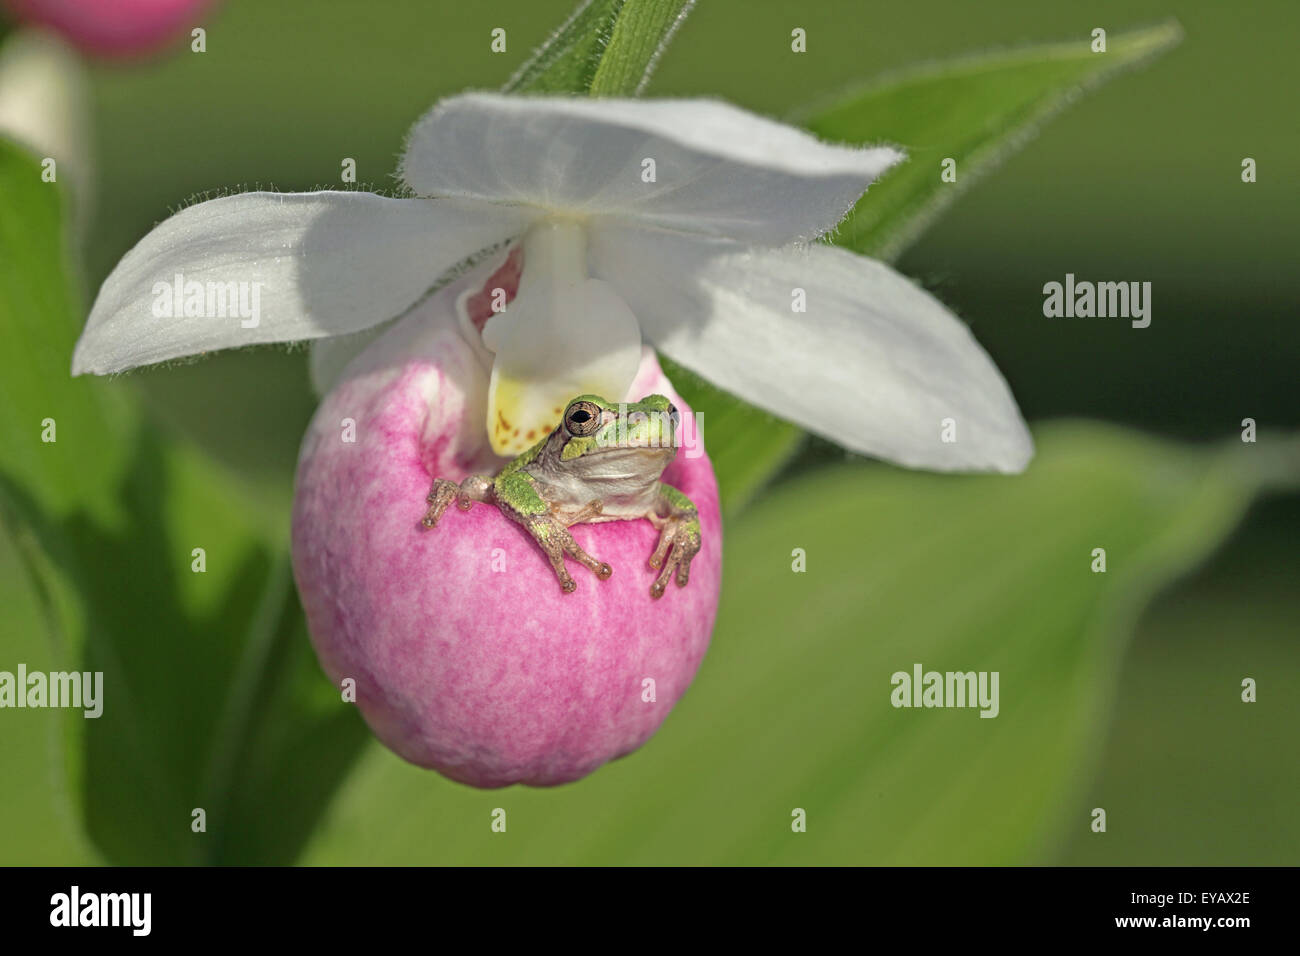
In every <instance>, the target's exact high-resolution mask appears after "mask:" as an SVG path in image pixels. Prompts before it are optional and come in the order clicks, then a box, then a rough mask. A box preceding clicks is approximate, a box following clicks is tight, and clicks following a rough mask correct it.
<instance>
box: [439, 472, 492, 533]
mask: <svg viewBox="0 0 1300 956" xmlns="http://www.w3.org/2000/svg"><path fill="white" fill-rule="evenodd" d="M425 500H426V501H427V502H428V503H429V510H428V511H426V512H425V515H424V520H423V521H421V522H420V523H421V524H423V525H424V526H425V527H426V528H432V527H433V526H434V525H436V524H437V523H438V519H439V518H441V517H442V514H443V512H444V511H446V510H447V506H448V505H450V504H451V503H452V501H455V502H456V507H457V508H459V509H460V510H461V511H469V509H470V508H472V507H473V506H474V502H476V501H483V502H489V503H490V502H493V501H495V500H496V493H495V491H494V490H493V487H492V479H491V478H488V477H486V476H485V475H470V476H469V477H468V478H466V479H465V480H464V481H462V482H461V483H460V484H459V485H458V484H456V482H454V481H448V480H447V479H446V478H435V479H434V480H433V488H432V489H430V491H429V496H428V497H427V498H426V499H425Z"/></svg>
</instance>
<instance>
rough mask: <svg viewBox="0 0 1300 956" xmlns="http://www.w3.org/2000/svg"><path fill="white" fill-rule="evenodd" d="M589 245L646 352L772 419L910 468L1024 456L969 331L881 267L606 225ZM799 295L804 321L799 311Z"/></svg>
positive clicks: (964, 466) (1013, 465)
mask: <svg viewBox="0 0 1300 956" xmlns="http://www.w3.org/2000/svg"><path fill="white" fill-rule="evenodd" d="M590 243H591V245H590V252H589V257H590V258H589V261H590V265H591V271H592V274H593V275H595V276H599V277H601V278H604V279H606V280H608V281H609V282H610V283H611V284H613V285H614V287H615V288H616V289H618V291H619V293H620V295H622V297H623V298H624V300H625V301H626V302H627V303H628V305H630V306H631V307H632V311H633V312H635V313H636V315H637V318H638V319H639V320H640V322H641V330H642V333H643V334H644V336H645V337H646V339H647V340H648V341H649V342H651V343H653V344H654V345H655V346H656V347H657V348H659V349H660V350H661V351H663V352H664V353H665V354H667V355H668V356H669V357H670V358H672V359H674V360H675V361H677V362H680V363H681V364H682V365H684V366H686V367H687V368H690V369H692V370H694V371H696V372H698V373H699V374H700V375H702V376H703V377H705V378H707V379H709V380H710V381H712V382H714V383H716V384H717V385H718V386H720V387H721V388H724V389H727V390H728V391H731V392H733V393H735V394H736V395H738V396H740V397H741V398H743V399H745V400H746V401H748V402H751V403H753V404H754V405H757V406H759V407H761V408H765V409H767V410H768V411H770V412H772V413H773V414H775V415H778V416H780V417H781V418H786V419H789V420H791V421H794V422H796V423H798V424H799V425H801V426H803V427H804V428H806V429H808V430H809V431H812V432H816V433H817V434H819V435H823V436H825V437H826V438H829V439H830V440H832V441H834V442H836V443H838V444H840V445H843V446H845V447H846V448H849V449H851V450H852V451H856V452H862V453H865V454H869V455H875V456H877V457H880V458H885V459H889V460H891V461H894V462H898V463H899V464H902V465H907V466H909V467H914V468H932V469H939V470H987V469H992V470H997V471H1007V472H1016V471H1021V470H1023V469H1024V467H1025V465H1026V464H1027V463H1028V461H1029V459H1030V457H1032V455H1033V443H1032V440H1031V439H1030V436H1029V432H1028V430H1027V428H1026V427H1025V423H1024V421H1023V420H1022V419H1021V417H1020V412H1019V410H1018V409H1017V408H1016V403H1015V400H1014V399H1013V398H1012V397H1011V392H1010V390H1009V389H1008V388H1007V384H1006V382H1005V381H1004V380H1003V378H1002V375H1001V374H1000V373H999V372H998V370H997V368H996V367H995V366H994V364H993V362H992V360H991V359H990V358H989V357H988V355H987V354H986V353H985V352H984V350H983V349H982V348H980V346H979V344H978V343H977V342H976V341H975V339H974V337H973V336H972V335H971V333H970V331H969V330H968V329H967V328H966V326H965V325H964V324H963V323H962V322H961V321H960V320H959V319H958V318H957V317H956V316H954V315H953V314H952V313H951V312H949V311H948V309H946V308H945V307H944V306H943V305H942V304H941V303H940V302H939V301H938V300H937V299H935V298H934V297H933V296H931V295H930V294H929V293H927V292H925V291H924V290H922V289H920V288H919V287H918V286H916V285H914V284H913V283H912V282H911V281H910V280H908V279H906V278H905V277H903V276H901V275H899V274H898V273H896V272H894V271H893V270H892V269H890V268H889V267H888V266H885V265H883V264H881V263H879V262H876V261H874V260H871V259H865V258H863V257H861V256H856V255H853V254H851V253H848V252H845V251H843V250H841V249H834V248H831V247H829V246H813V247H806V248H803V247H790V248H786V249H751V248H745V247H743V246H740V245H739V244H737V243H733V242H729V241H727V240H718V239H704V238H699V237H691V236H683V235H680V234H676V235H674V234H670V233H663V232H651V231H648V230H635V229H627V228H615V227H607V228H603V229H597V230H593V232H592V234H591V239H590ZM797 290H803V292H804V293H805V295H806V302H807V311H806V312H796V311H795V310H794V304H795V302H796V297H797V295H798V292H797ZM700 411H703V412H705V414H706V416H707V412H708V409H707V408H705V409H700ZM948 419H951V421H952V426H953V427H952V428H951V429H947V428H946V426H947V424H948V423H947V422H946V420H948ZM706 424H707V423H706ZM945 433H947V434H945ZM945 437H955V439H956V440H955V441H945V440H944V439H945Z"/></svg>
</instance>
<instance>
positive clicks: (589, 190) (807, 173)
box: [402, 93, 902, 245]
mask: <svg viewBox="0 0 1300 956" xmlns="http://www.w3.org/2000/svg"><path fill="white" fill-rule="evenodd" d="M900 159H902V153H900V152H898V151H897V150H893V149H889V148H884V147H881V148H874V149H858V148H850V147H845V146H832V145H829V144H826V143H823V142H821V141H819V140H817V139H816V138H814V137H813V136H811V135H809V134H808V133H805V132H803V131H802V130H798V129H795V128H794V127H792V126H785V125H782V124H780V123H777V122H774V121H772V120H769V119H765V118H763V117H761V116H756V115H754V114H752V113H747V112H745V111H744V110H740V109H737V108H736V107H734V106H730V105H728V104H726V103H721V102H716V101H712V100H620V99H583V98H560V97H518V96H503V95H500V94H491V93H471V94H465V95H463V96H456V97H452V98H450V99H447V100H443V101H442V102H441V103H439V104H438V105H437V106H435V107H434V108H433V110H432V111H431V112H430V113H429V114H428V115H426V116H425V117H424V118H423V119H421V120H420V121H419V122H418V123H416V124H415V126H414V127H413V128H412V131H411V135H410V137H409V139H408V141H407V145H406V155H405V156H404V157H403V160H402V175H403V176H404V177H405V179H406V181H407V182H408V183H409V184H410V185H411V186H412V188H414V189H415V191H416V192H418V193H420V194H422V195H430V196H462V197H468V198H473V199H487V200H492V201H496V202H521V203H529V204H534V205H540V206H544V207H546V208H549V209H555V210H561V211H569V212H577V213H583V214H588V215H596V214H612V215H617V216H633V217H637V218H639V219H640V220H641V221H643V222H645V223H647V224H653V225H659V226H664V227H668V228H673V229H681V230H685V231H688V232H702V233H707V234H710V235H719V236H729V237H731V238H735V239H743V240H746V241H749V242H761V243H768V244H773V245H781V244H784V243H786V242H789V241H791V240H794V239H810V238H812V237H814V236H818V235H821V234H822V233H824V232H826V231H827V230H829V229H831V228H832V227H833V226H834V225H835V224H836V223H837V222H839V220H840V219H842V218H843V217H844V215H845V213H847V212H848V211H849V209H850V207H851V206H852V205H853V203H854V202H855V201H857V199H858V198H859V197H860V196H861V195H862V193H863V192H864V191H865V190H866V188H867V186H868V185H869V184H870V183H871V181H872V180H873V179H875V178H876V177H877V176H879V175H880V174H881V173H882V172H884V171H885V170H886V169H888V168H889V167H890V166H892V165H893V164H894V163H896V162H898V161H899V160H900ZM647 160H653V161H654V181H653V182H646V181H645V177H646V169H647V166H646V161H647Z"/></svg>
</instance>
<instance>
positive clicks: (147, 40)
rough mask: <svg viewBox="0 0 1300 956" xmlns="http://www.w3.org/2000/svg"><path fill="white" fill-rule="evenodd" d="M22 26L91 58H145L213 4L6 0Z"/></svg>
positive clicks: (195, 0) (200, 0) (204, 0)
mask: <svg viewBox="0 0 1300 956" xmlns="http://www.w3.org/2000/svg"><path fill="white" fill-rule="evenodd" d="M2 2H3V3H4V5H5V6H7V7H8V8H9V9H10V10H11V11H12V12H13V14H14V16H15V17H16V18H18V19H19V20H22V21H25V22H28V23H35V24H41V25H43V26H47V27H50V28H51V29H53V30H56V31H58V32H59V33H61V34H63V35H64V36H65V37H67V38H68V39H69V40H70V41H72V42H73V43H74V44H76V45H77V46H78V47H79V48H80V49H82V50H83V51H85V52H86V53H92V54H97V55H99V56H108V57H119V56H131V55H134V54H139V53H145V52H149V51H151V50H154V49H156V48H158V47H160V46H162V45H163V44H164V43H166V42H167V41H169V40H171V39H173V38H175V37H176V36H178V35H179V34H182V33H188V32H189V31H190V29H191V28H193V27H196V26H202V24H201V23H199V22H198V18H199V16H201V15H202V14H203V12H204V11H205V10H206V9H207V8H208V7H209V6H211V4H212V0H2Z"/></svg>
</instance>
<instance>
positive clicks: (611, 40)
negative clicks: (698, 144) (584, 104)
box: [504, 0, 695, 96]
mask: <svg viewBox="0 0 1300 956" xmlns="http://www.w3.org/2000/svg"><path fill="white" fill-rule="evenodd" d="M694 3H695V0H584V2H583V3H582V4H580V5H579V6H578V8H577V9H576V10H575V11H574V12H573V14H572V15H571V16H570V17H569V19H568V20H566V21H565V22H564V24H563V25H562V26H561V27H560V28H559V30H557V31H556V32H555V33H554V34H552V36H551V37H550V38H549V39H548V40H547V41H546V42H545V43H543V44H542V45H541V47H539V48H538V49H537V51H536V52H534V53H533V55H532V56H531V57H530V58H529V59H528V61H527V62H526V63H524V65H523V66H522V67H520V68H519V71H518V72H517V73H515V75H514V76H513V77H511V78H510V81H509V82H508V83H507V84H506V85H505V87H504V89H505V92H507V93H590V94H591V95H593V96H635V95H636V94H638V93H640V92H641V90H642V89H643V88H644V87H645V85H646V83H647V82H648V81H649V79H650V74H651V73H652V72H654V68H655V66H656V65H657V63H658V60H659V57H660V55H661V54H662V53H663V50H664V48H665V47H666V46H667V45H668V43H669V41H670V40H671V39H672V36H673V33H674V32H675V31H676V30H677V27H678V26H680V25H681V22H682V21H683V20H685V19H686V15H687V14H688V13H690V10H691V7H692V6H693V5H694Z"/></svg>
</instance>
